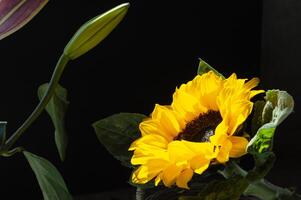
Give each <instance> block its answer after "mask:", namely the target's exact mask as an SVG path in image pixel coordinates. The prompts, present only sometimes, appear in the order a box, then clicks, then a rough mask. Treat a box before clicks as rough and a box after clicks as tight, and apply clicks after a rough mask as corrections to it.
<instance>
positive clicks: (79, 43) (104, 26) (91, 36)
mask: <svg viewBox="0 0 301 200" xmlns="http://www.w3.org/2000/svg"><path fill="white" fill-rule="evenodd" d="M129 5H130V4H129V3H124V4H121V5H119V6H117V7H115V8H113V9H111V10H109V11H107V12H105V13H103V14H101V15H99V16H96V17H94V18H93V19H91V20H89V21H88V22H86V23H85V24H84V25H82V26H81V27H80V29H79V30H78V31H77V32H76V33H75V34H74V36H73V37H72V39H71V40H70V41H69V43H68V44H67V46H66V47H65V50H64V54H65V55H67V56H68V57H70V58H71V59H76V58H78V57H79V56H81V55H83V54H85V53H86V52H87V51H89V50H91V49H92V48H94V47H95V46H96V45H97V44H99V43H100V42H101V41H102V40H103V39H104V38H106V37H107V36H108V35H109V34H110V33H111V31H112V30H113V29H114V28H115V27H116V26H117V25H118V24H119V23H120V22H121V20H122V19H123V17H124V16H125V14H126V13H127V10H128V8H129Z"/></svg>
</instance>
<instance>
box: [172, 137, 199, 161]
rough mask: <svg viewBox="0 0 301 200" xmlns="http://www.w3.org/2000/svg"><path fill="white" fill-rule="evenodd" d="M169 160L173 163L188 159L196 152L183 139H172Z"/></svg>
mask: <svg viewBox="0 0 301 200" xmlns="http://www.w3.org/2000/svg"><path fill="white" fill-rule="evenodd" d="M168 154H169V160H170V161H171V162H173V163H177V162H183V161H187V160H189V159H190V158H192V157H194V156H195V155H196V154H195V153H194V152H193V151H191V149H189V148H188V147H187V146H186V145H185V144H184V143H183V142H182V141H172V142H171V143H169V144H168Z"/></svg>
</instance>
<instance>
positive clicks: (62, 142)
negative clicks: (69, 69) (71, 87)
mask: <svg viewBox="0 0 301 200" xmlns="http://www.w3.org/2000/svg"><path fill="white" fill-rule="evenodd" d="M47 89H48V83H45V84H43V85H41V86H40V87H39V89H38V96H39V99H40V100H41V99H42V98H43V96H44V94H45V93H46V91H47ZM68 105H69V102H68V101H67V90H66V89H65V88H63V87H62V86H60V85H58V86H57V87H56V89H55V93H54V95H53V96H52V98H51V100H50V101H49V103H48V104H47V106H46V111H47V113H48V114H49V116H50V117H51V119H52V122H53V125H54V127H55V133H54V135H55V143H56V146H57V149H58V152H59V155H60V158H61V160H65V157H66V148H67V144H68V137H67V134H66V130H65V120H64V118H65V113H66V110H67V108H68Z"/></svg>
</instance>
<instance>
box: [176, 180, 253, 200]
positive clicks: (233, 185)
mask: <svg viewBox="0 0 301 200" xmlns="http://www.w3.org/2000/svg"><path fill="white" fill-rule="evenodd" d="M248 185H249V183H248V181H247V180H246V179H245V178H244V177H243V176H241V175H236V176H233V177H230V178H228V179H224V180H214V181H211V182H210V183H208V184H207V185H205V186H204V187H203V188H202V189H201V192H200V193H199V194H198V195H197V196H188V197H185V196H183V197H180V198H179V199H180V200H238V199H239V198H240V196H241V195H242V193H243V192H244V190H245V189H246V188H247V186H248Z"/></svg>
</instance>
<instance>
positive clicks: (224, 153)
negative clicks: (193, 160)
mask: <svg viewBox="0 0 301 200" xmlns="http://www.w3.org/2000/svg"><path fill="white" fill-rule="evenodd" d="M216 148H217V149H218V151H219V153H218V155H217V157H216V160H217V161H218V162H219V163H225V162H227V161H228V160H229V154H230V150H231V148H232V143H231V142H230V141H229V140H228V139H226V140H225V141H224V143H223V144H222V145H221V146H217V147H216Z"/></svg>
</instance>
